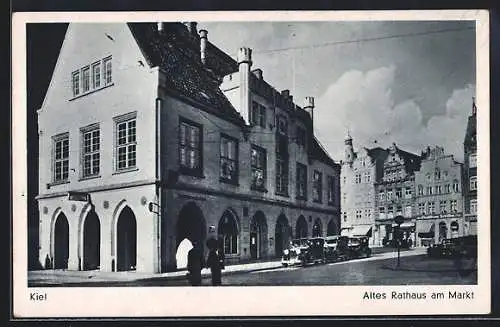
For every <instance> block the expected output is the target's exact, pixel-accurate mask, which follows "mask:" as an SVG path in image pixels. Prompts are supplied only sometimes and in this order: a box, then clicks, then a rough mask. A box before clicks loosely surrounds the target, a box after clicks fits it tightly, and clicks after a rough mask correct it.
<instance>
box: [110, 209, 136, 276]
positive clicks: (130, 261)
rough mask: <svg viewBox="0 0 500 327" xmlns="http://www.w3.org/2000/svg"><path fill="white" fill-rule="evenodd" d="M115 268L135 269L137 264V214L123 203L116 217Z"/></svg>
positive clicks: (117, 269) (121, 269)
mask: <svg viewBox="0 0 500 327" xmlns="http://www.w3.org/2000/svg"><path fill="white" fill-rule="evenodd" d="M115 224H116V226H115V228H114V230H115V239H116V243H115V268H116V271H124V270H135V269H136V265H137V216H136V215H135V213H134V211H133V210H132V208H131V207H130V206H128V205H125V206H124V207H123V208H122V209H121V210H120V214H119V215H118V217H116V222H115Z"/></svg>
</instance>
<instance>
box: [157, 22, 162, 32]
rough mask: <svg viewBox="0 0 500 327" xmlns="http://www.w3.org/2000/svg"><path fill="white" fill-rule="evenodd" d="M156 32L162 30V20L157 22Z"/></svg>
mask: <svg viewBox="0 0 500 327" xmlns="http://www.w3.org/2000/svg"><path fill="white" fill-rule="evenodd" d="M157 28H158V32H163V22H158V23H157Z"/></svg>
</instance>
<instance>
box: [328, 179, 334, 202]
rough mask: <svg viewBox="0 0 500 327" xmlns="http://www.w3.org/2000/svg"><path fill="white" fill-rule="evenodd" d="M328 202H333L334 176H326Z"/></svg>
mask: <svg viewBox="0 0 500 327" xmlns="http://www.w3.org/2000/svg"><path fill="white" fill-rule="evenodd" d="M327 179H328V204H329V205H333V204H335V178H334V177H333V176H328V177H327Z"/></svg>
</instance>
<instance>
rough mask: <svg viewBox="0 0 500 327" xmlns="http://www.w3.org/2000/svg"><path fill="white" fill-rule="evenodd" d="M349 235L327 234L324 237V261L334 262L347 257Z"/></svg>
mask: <svg viewBox="0 0 500 327" xmlns="http://www.w3.org/2000/svg"><path fill="white" fill-rule="evenodd" d="M348 242H349V237H347V236H340V235H334V236H327V237H325V244H324V250H325V261H326V262H335V261H339V260H348V259H349V247H348Z"/></svg>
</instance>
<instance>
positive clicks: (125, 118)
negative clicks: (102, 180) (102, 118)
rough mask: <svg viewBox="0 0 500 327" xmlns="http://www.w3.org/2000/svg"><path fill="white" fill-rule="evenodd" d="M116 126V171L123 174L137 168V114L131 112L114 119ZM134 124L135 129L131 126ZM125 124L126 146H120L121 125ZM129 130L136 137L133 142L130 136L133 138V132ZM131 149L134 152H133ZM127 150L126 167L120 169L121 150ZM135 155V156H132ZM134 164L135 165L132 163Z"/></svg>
mask: <svg viewBox="0 0 500 327" xmlns="http://www.w3.org/2000/svg"><path fill="white" fill-rule="evenodd" d="M113 120H114V123H115V124H114V125H115V133H114V152H115V153H114V156H113V157H114V160H115V164H114V167H115V171H116V172H121V171H128V170H133V169H136V168H137V146H138V142H137V112H131V113H128V114H125V115H122V116H119V117H115V118H114V119H113ZM132 122H134V124H133V125H134V127H133V128H131V127H130V126H129V124H130V123H132ZM122 124H125V135H124V137H125V143H124V144H119V139H120V135H119V133H120V131H119V128H120V125H122ZM129 129H133V130H134V133H133V134H132V135H134V138H133V141H130V140H129V139H130V136H131V133H130V132H131V131H129ZM131 147H132V148H133V149H134V150H131ZM121 148H125V166H124V167H120V149H121ZM132 154H133V155H132ZM131 161H132V162H133V164H132V163H131Z"/></svg>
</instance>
